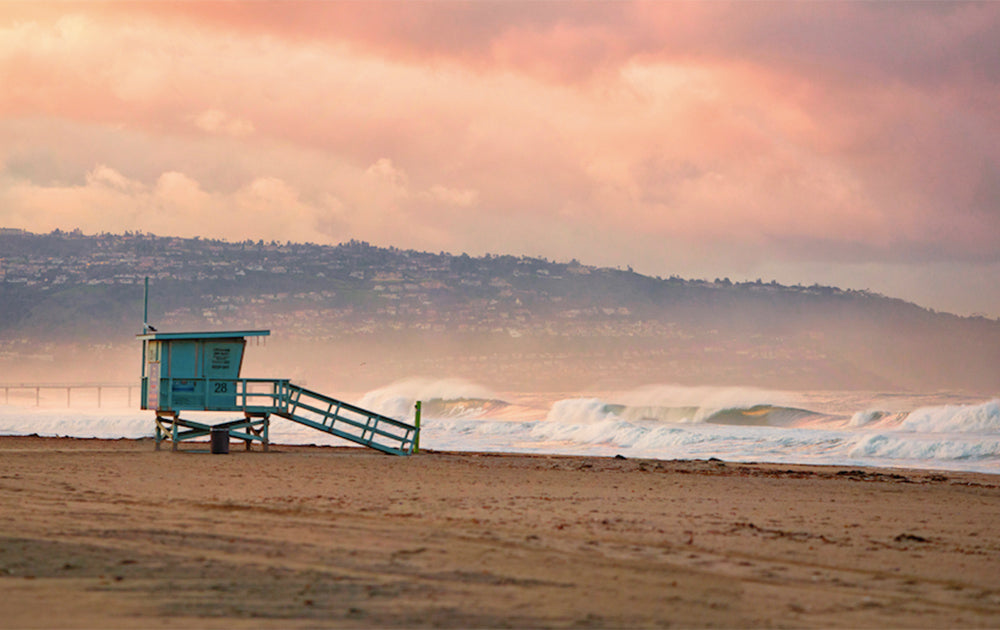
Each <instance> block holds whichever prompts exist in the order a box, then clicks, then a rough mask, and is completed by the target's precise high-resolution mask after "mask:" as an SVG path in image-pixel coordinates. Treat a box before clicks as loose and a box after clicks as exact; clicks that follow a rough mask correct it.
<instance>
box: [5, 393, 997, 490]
mask: <svg viewBox="0 0 1000 630" xmlns="http://www.w3.org/2000/svg"><path fill="white" fill-rule="evenodd" d="M331 393H333V392H331ZM333 395H334V396H337V397H339V398H343V399H345V400H347V401H350V402H355V403H357V404H360V405H361V406H363V407H366V408H369V409H372V410H374V411H378V412H381V413H384V414H386V415H389V416H393V417H396V418H400V419H404V420H408V421H412V419H413V408H414V404H415V402H416V401H417V400H421V401H423V414H422V420H423V421H422V433H421V447H422V448H423V449H432V450H453V451H473V452H508V453H543V454H565V455H597V456H615V455H622V456H624V457H629V458H649V459H664V460H668V459H709V458H718V459H721V460H723V461H730V462H770V463H787V464H830V465H841V466H874V467H900V468H917V469H927V470H962V471H976V472H985V473H992V474H1000V399H992V400H989V399H986V400H983V399H977V398H972V397H969V396H967V395H963V394H959V393H952V392H933V393H926V394H913V393H893V392H853V391H852V392H847V391H844V392H821V391H812V392H801V391H794V392H793V391H774V390H764V389H755V388H738V387H685V386H678V385H650V386H646V387H641V388H637V389H633V390H629V391H618V392H599V393H595V392H563V393H550V394H518V393H496V392H493V391H491V390H490V389H488V388H487V387H484V386H482V385H478V384H475V383H470V382H467V381H462V380H455V379H444V380H429V379H407V380H403V381H398V382H396V383H393V384H390V385H387V386H385V387H382V388H379V389H375V390H372V391H369V392H367V393H363V394H357V395H344V394H340V395H338V394H336V393H333ZM58 398H59V397H58V396H52V397H49V398H47V399H44V400H42V401H41V404H40V405H39V406H37V407H36V406H34V405H35V402H36V401H35V398H34V397H33V396H32V397H30V398H25V399H24V400H20V401H19V400H17V399H12V400H11V402H10V404H6V405H0V434H2V435H31V434H37V435H40V436H66V437H76V438H105V439H117V438H126V439H136V438H142V437H151V436H152V435H153V414H152V412H150V411H140V410H136V409H129V408H128V407H127V406H126V403H125V400H124V397H122V400H120V401H118V400H115V399H113V398H112V399H110V400H106V401H105V403H104V406H103V407H100V408H98V407H97V406H96V402H95V401H88V400H87V399H86V396H77V399H78V400H77V402H76V403H74V407H73V408H67V407H66V406H65V404H64V401H65V395H63V396H62V399H61V400H62V401H63V402H62V403H60V400H58ZM186 415H188V416H189V417H191V418H192V419H200V420H202V421H205V422H209V423H219V422H223V421H225V420H227V419H232V417H235V415H236V414H227V413H212V414H198V413H190V414H186ZM271 440H272V442H273V443H275V444H318V445H344V444H346V443H344V442H342V441H340V440H338V439H337V438H334V437H332V436H328V435H325V434H322V433H320V432H317V431H314V430H311V429H309V428H307V427H304V426H302V425H298V424H294V423H292V422H288V421H285V420H282V419H281V418H274V419H273V421H272V424H271Z"/></svg>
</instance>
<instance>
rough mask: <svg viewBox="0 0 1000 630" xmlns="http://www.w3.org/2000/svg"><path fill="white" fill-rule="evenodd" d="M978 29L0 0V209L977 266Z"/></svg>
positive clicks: (992, 92)
mask: <svg viewBox="0 0 1000 630" xmlns="http://www.w3.org/2000/svg"><path fill="white" fill-rule="evenodd" d="M998 33H1000V5H995V4H965V3H958V4H951V3H948V4H938V3H896V4H869V3H823V4H814V3H810V4H803V3H737V4H725V3H683V2H680V3H673V2H672V3H660V2H651V3H645V2H635V3H632V2H587V3H564V2H551V3H549V2H526V3H511V2H496V3H494V2H474V3H453V2H420V3H398V2H388V3H380V2H366V3H358V2H346V3H341V2H305V3H298V2H281V3H269V2H246V3H243V2H198V3H172V2H171V3H147V2H142V3H97V4H89V3H54V4H47V3H34V2H24V3H4V4H0V84H2V85H4V89H3V90H0V196H2V198H3V199H4V206H3V207H2V208H0V224H14V223H17V224H18V226H23V227H32V225H36V226H37V227H38V228H40V229H44V227H45V226H47V225H50V224H51V225H59V224H60V223H61V222H72V220H73V217H80V219H79V220H80V221H81V222H89V223H87V224H88V225H94V226H98V225H100V226H102V227H101V228H100V229H113V228H110V227H104V226H111V225H120V226H121V229H126V228H129V229H134V228H135V227H137V225H136V223H135V221H136V220H137V219H136V216H137V215H136V211H135V210H134V208H136V207H138V208H140V209H142V208H146V210H142V212H143V213H145V214H144V215H143V217H144V218H143V220H145V221H147V222H150V221H152V222H154V223H153V224H155V225H156V226H157V229H158V230H160V231H162V232H163V233H178V231H179V230H181V229H185V228H183V227H182V226H183V225H184V220H186V219H187V218H189V216H188V215H187V214H185V213H186V212H187V210H185V208H188V207H190V208H196V209H200V211H205V212H207V211H208V210H207V209H208V208H209V207H214V206H215V205H218V206H219V207H221V208H223V209H224V210H223V212H222V216H236V213H243V214H242V215H240V216H244V217H254V218H257V217H260V221H249V222H245V223H247V224H248V225H255V224H256V225H259V226H260V227H259V232H260V237H264V236H266V234H264V230H277V231H279V232H281V231H282V230H284V232H282V233H283V234H285V236H284V238H293V234H292V233H291V232H289V231H288V228H286V227H282V225H281V224H280V223H272V222H271V221H270V218H269V217H271V216H274V215H275V214H276V213H277V214H279V215H280V214H281V213H288V214H289V216H292V217H294V218H295V220H296V221H297V222H299V223H300V224H301V225H304V226H307V227H306V228H303V233H301V234H300V233H295V234H296V235H297V236H295V237H296V238H298V237H303V238H305V240H314V241H316V240H325V241H339V240H343V239H345V238H352V237H361V238H366V239H368V240H373V241H375V242H384V243H386V244H395V245H405V246H421V243H423V244H425V245H426V246H427V247H428V248H431V249H435V248H441V249H453V250H463V249H469V250H474V251H476V250H478V251H515V252H522V251H523V252H527V253H536V254H546V255H559V256H563V257H576V258H581V259H582V258H583V256H582V254H580V252H585V251H601V250H603V249H605V248H604V244H605V243H608V242H614V243H615V244H616V247H619V248H620V250H619V251H620V252H623V253H620V254H617V255H618V256H624V255H626V253H627V255H629V256H632V255H636V256H640V257H642V258H643V259H644V260H646V261H649V262H648V263H647V264H648V267H647V269H649V270H651V269H652V268H654V267H656V266H657V265H659V266H660V267H663V268H666V267H667V266H668V265H670V264H675V263H677V261H683V260H684V256H682V255H681V254H676V255H667V254H664V253H663V252H664V251H666V250H667V249H669V250H670V251H675V252H681V251H683V250H684V248H686V247H689V244H691V245H690V247H691V251H692V252H696V251H698V250H699V249H700V250H704V249H713V248H715V249H718V250H725V251H727V252H737V251H738V252H739V255H738V256H736V258H738V259H739V260H740V261H741V264H742V263H744V262H746V261H755V260H756V261H761V260H767V259H769V258H770V257H773V256H776V255H777V256H781V257H785V258H789V259H809V260H815V259H817V258H822V259H831V260H832V259H844V258H847V257H858V256H860V257H868V258H870V259H872V260H900V261H902V260H919V259H921V258H926V259H945V258H950V259H954V260H980V259H986V260H996V257H997V253H996V252H997V248H996V247H995V244H996V243H997V242H1000V216H998V215H1000V210H998V208H1000V188H998V186H997V185H996V184H995V182H996V181H998V180H1000V177H998V170H997V168H996V166H995V165H996V164H1000V114H998V112H1000V52H998V51H1000V48H998V47H997V46H996V45H995V42H996V41H997V37H996V36H997V35H998ZM114 174H116V176H117V177H119V178H120V180H115V175H114ZM114 181H118V185H115V184H114ZM123 186H124V187H123ZM156 204H160V205H158V206H157V205H156ZM154 206H155V207H156V208H160V209H159V210H158V211H156V212H153V210H152V209H153V208H154ZM98 207H100V208H102V210H101V211H100V212H101V213H103V214H101V215H100V217H99V216H98V214H99V213H98V211H97V210H96V209H97V208H98ZM227 213H229V214H227ZM102 217H103V218H102ZM171 217H173V219H172V218H171ZM32 222H34V223H32ZM116 222H117V223H116ZM68 227H74V226H73V225H69V226H68ZM82 227H85V226H82ZM212 229H220V230H221V229H223V228H222V223H220V224H219V226H218V227H217V228H214V227H213V228H212ZM247 229H248V230H249V229H251V228H247ZM217 235H219V234H217ZM396 238H399V239H403V240H404V241H405V242H394V241H393V239H396ZM630 238H632V239H633V241H632V242H634V243H640V242H641V243H643V246H642V247H644V248H647V249H646V250H644V251H637V248H636V247H635V246H633V245H629V244H628V243H629V239H630ZM775 252H779V253H777V254H776V253H775ZM615 255H616V254H613V253H602V256H605V257H606V259H605V260H601V261H598V262H610V261H612V260H614V257H615ZM734 256H735V254H734Z"/></svg>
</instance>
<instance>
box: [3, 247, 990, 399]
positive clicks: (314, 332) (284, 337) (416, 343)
mask: <svg viewBox="0 0 1000 630" xmlns="http://www.w3.org/2000/svg"><path fill="white" fill-rule="evenodd" d="M146 277H149V278H150V286H151V297H150V321H151V323H154V324H155V325H156V326H157V327H158V328H159V329H160V330H182V329H244V328H270V329H271V330H272V335H273V336H272V338H271V339H269V340H268V342H267V345H266V346H265V347H264V348H263V349H261V350H254V352H252V353H250V354H249V355H248V361H249V363H248V365H247V369H246V373H247V374H250V375H258V376H290V377H295V378H299V379H306V380H310V381H312V382H313V383H315V384H317V385H327V386H331V387H334V388H339V389H340V390H343V389H345V388H347V389H365V388H369V387H375V386H378V385H382V384H385V383H387V382H389V381H392V380H395V379H398V378H403V377H408V376H428V377H446V376H458V377H464V378H468V379H470V380H476V381H479V382H481V383H483V384H486V385H489V386H491V387H494V388H496V389H518V390H522V391H532V390H551V389H579V388H617V387H631V386H636V385H642V384H647V383H684V384H733V385H735V384H738V385H756V386H764V387H778V388H812V389H844V388H850V389H869V390H871V389H892V390H898V389H922V390H927V389H941V388H948V389H961V390H966V391H977V392H978V391H982V392H987V393H995V390H996V384H997V383H1000V367H998V366H1000V361H998V360H997V358H998V357H1000V322H998V321H994V320H988V319H984V318H962V317H957V316H954V315H949V314H944V313H936V312H933V311H929V310H927V309H923V308H920V307H918V306H916V305H914V304H910V303H907V302H904V301H901V300H897V299H892V298H888V297H885V296H881V295H877V294H872V293H869V292H859V291H844V290H841V289H837V288H834V287H822V286H811V287H803V286H794V287H788V286H782V285H779V284H776V283H773V282H771V283H764V282H761V281H756V282H750V283H732V282H729V281H728V280H727V279H719V280H715V281H706V280H685V279H681V278H678V277H670V278H653V277H648V276H643V275H640V274H637V273H633V272H632V271H631V270H620V269H608V268H597V267H592V266H587V265H585V264H581V263H579V262H577V261H572V262H569V263H561V262H551V261H548V260H544V259H537V258H527V257H514V256H486V257H482V258H472V257H469V256H466V255H460V256H455V255H449V254H445V253H440V254H432V253H425V252H416V251H402V250H398V249H393V248H389V249H386V248H379V247H373V246H371V245H368V244H366V243H361V242H356V241H351V242H348V243H344V244H341V245H338V246H321V245H313V244H294V243H285V244H280V243H276V242H270V243H265V242H263V241H257V242H251V241H245V242H238V243H232V242H226V241H215V240H202V239H181V238H171V237H156V236H152V235H143V234H124V235H108V234H104V235H99V236H87V235H83V234H80V233H79V232H76V233H61V232H55V233H51V234H45V235H39V234H30V233H25V232H21V231H17V230H0V382H2V381H8V382H9V381H20V380H61V379H63V378H65V379H77V378H82V377H85V376H84V375H89V376H86V378H87V379H88V380H92V379H93V373H94V366H95V365H100V366H101V368H100V369H101V371H102V374H104V375H106V377H107V379H110V380H129V379H132V378H135V372H137V371H138V361H139V357H138V346H137V342H136V341H135V339H134V335H135V334H136V333H137V332H139V331H140V330H141V326H142V299H143V289H142V284H143V279H144V278H146ZM335 391H336V390H335Z"/></svg>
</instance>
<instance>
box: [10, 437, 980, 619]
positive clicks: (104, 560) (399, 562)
mask: <svg viewBox="0 0 1000 630" xmlns="http://www.w3.org/2000/svg"><path fill="white" fill-rule="evenodd" d="M183 448H184V449H186V451H185V452H179V453H172V452H170V451H169V450H164V451H160V452H156V451H154V449H153V444H152V441H151V440H138V441H137V440H115V441H107V440H75V439H66V438H62V439H56V438H36V437H0V592H2V594H3V596H2V597H0V626H2V627H5V628H36V627H39V628H96V627H102V628H105V627H141V628H149V627H157V628H159V627H164V628H172V627H184V628H192V627H199V628H200V627H209V628H211V627H227V628H229V627H236V628H239V627H265V628H266V627H274V628H287V627H331V626H332V627H372V626H375V627H415V626H435V627H566V626H571V627H616V628H617V627H706V626H711V627H754V628H756V627H880V628H882V627H928V628H943V627H998V626H1000V528H997V527H996V526H995V521H996V516H997V514H998V508H1000V479H998V478H997V477H995V476H991V475H979V474H970V473H951V472H948V473H934V472H926V471H912V470H911V471H904V470H874V469H866V470H858V469H847V468H835V467H804V466H786V465H757V464H734V463H726V462H721V461H653V460H634V459H615V458H587V457H561V456H526V455H496V454H468V453H441V452H424V453H421V454H419V455H416V456H412V457H409V458H399V457H390V456H385V455H381V454H378V453H374V452H369V451H365V450H362V449H356V448H322V447H288V446H277V447H273V448H272V451H271V452H269V453H262V452H259V451H254V452H244V451H243V450H242V446H240V447H237V445H236V444H235V443H234V444H233V451H232V452H231V453H230V454H229V455H210V454H208V453H207V452H205V451H204V450H203V452H193V451H195V450H198V449H199V448H201V449H204V448H205V445H202V446H200V447H199V445H193V444H185V445H184V447H183Z"/></svg>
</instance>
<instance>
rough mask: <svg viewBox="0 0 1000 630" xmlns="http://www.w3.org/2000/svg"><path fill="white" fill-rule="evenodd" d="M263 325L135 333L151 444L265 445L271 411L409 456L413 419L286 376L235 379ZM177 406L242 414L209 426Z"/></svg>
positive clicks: (175, 447)
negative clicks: (222, 435) (150, 413)
mask: <svg viewBox="0 0 1000 630" xmlns="http://www.w3.org/2000/svg"><path fill="white" fill-rule="evenodd" d="M270 334H271V333H270V331H268V330H238V331H219V332H173V333H171V332H155V331H150V330H149V328H148V325H147V328H146V332H145V333H143V334H141V335H138V338H139V339H140V340H142V346H143V363H142V367H143V373H142V408H143V409H152V410H154V411H156V449H157V450H159V449H160V443H161V442H162V441H163V440H164V439H169V440H170V441H171V447H172V449H173V450H175V451H176V450H178V445H179V444H180V443H181V442H183V441H184V440H191V439H196V438H202V437H206V436H210V435H211V436H213V443H214V436H215V435H218V434H219V432H220V431H225V432H226V434H227V437H226V439H227V450H228V439H230V438H232V439H237V440H243V441H244V442H245V443H246V448H247V450H250V448H251V445H252V444H253V443H254V442H260V443H261V444H262V445H263V450H265V451H266V450H268V446H269V444H270V440H269V438H268V430H269V427H270V423H271V416H278V417H280V418H285V419H287V420H290V421H292V422H297V423H299V424H302V425H305V426H307V427H311V428H313V429H316V430H318V431H323V432H324V433H328V434H330V435H334V436H337V437H339V438H343V439H345V440H348V441H351V442H355V443H357V444H361V445H363V446H367V447H370V448H374V449H378V450H380V451H383V452H385V453H390V454H393V455H409V454H411V453H412V452H413V450H414V444H415V442H416V441H417V440H418V431H419V426H418V424H412V425H411V424H408V423H406V422H402V421H400V420H395V419H393V418H389V417H388V416H383V415H381V414H378V413H375V412H373V411H368V410H367V409H362V408H361V407H357V406H355V405H351V404H349V403H346V402H342V401H340V400H337V399H335V398H330V397H329V396H324V395H323V394H320V393H317V392H313V391H309V390H307V389H305V388H302V387H299V386H297V385H293V384H292V383H290V382H288V380H287V379H264V378H241V376H240V371H241V368H242V365H243V352H244V350H245V349H246V345H247V339H248V338H259V337H266V336H267V335H270ZM182 411H228V412H240V413H242V414H243V417H242V418H239V419H236V420H232V421H229V422H223V423H221V424H216V425H209V424H205V423H203V422H195V421H193V420H189V419H186V418H181V415H180V414H181V412H182Z"/></svg>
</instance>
